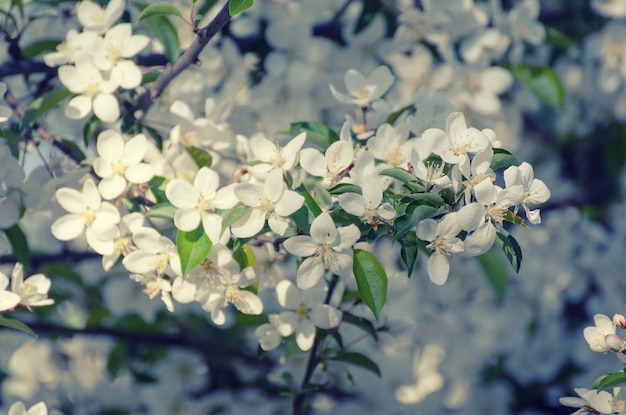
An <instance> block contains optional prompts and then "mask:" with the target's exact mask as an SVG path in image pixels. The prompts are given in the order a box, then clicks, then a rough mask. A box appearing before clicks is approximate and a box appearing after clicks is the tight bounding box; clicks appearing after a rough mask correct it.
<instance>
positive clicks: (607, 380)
mask: <svg viewBox="0 0 626 415" xmlns="http://www.w3.org/2000/svg"><path fill="white" fill-rule="evenodd" d="M621 386H626V373H624V371H623V370H620V371H619V372H614V373H609V374H608V375H605V376H601V377H599V378H598V379H596V380H595V382H593V385H592V386H591V387H592V388H593V389H597V390H598V391H603V390H607V389H611V388H617V387H621Z"/></svg>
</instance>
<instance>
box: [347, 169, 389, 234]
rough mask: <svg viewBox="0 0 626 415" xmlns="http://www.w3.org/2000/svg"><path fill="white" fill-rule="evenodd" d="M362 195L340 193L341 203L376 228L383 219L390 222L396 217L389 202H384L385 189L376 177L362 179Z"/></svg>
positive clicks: (349, 211) (352, 213)
mask: <svg viewBox="0 0 626 415" xmlns="http://www.w3.org/2000/svg"><path fill="white" fill-rule="evenodd" d="M361 189H362V195H360V194H358V193H344V194H341V195H339V199H338V201H339V205H340V206H341V207H342V208H343V210H345V211H346V212H348V213H349V214H351V215H355V216H359V217H360V218H361V219H362V220H363V222H364V223H366V224H368V225H372V227H373V228H374V230H376V229H377V228H378V225H379V223H380V222H381V221H384V222H390V221H392V220H393V218H395V217H396V211H395V210H394V208H393V206H391V204H390V203H389V202H385V203H382V201H383V189H382V187H381V185H380V183H379V182H378V180H376V178H375V177H373V176H369V177H364V178H363V179H362V180H361Z"/></svg>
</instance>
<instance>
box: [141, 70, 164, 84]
mask: <svg viewBox="0 0 626 415" xmlns="http://www.w3.org/2000/svg"><path fill="white" fill-rule="evenodd" d="M159 75H160V73H159V72H157V71H150V72H146V73H144V74H143V76H142V77H141V85H145V84H149V83H152V82H154V81H156V80H157V79H159Z"/></svg>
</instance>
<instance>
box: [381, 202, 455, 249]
mask: <svg viewBox="0 0 626 415" xmlns="http://www.w3.org/2000/svg"><path fill="white" fill-rule="evenodd" d="M413 206H415V208H414V209H413ZM410 208H411V210H409V211H408V212H407V215H403V216H401V217H399V218H398V219H396V221H395V222H394V231H395V233H394V235H393V239H394V240H396V241H397V240H399V239H400V238H401V237H402V236H404V235H406V234H407V233H408V232H409V231H411V230H412V229H413V228H414V227H415V226H417V225H418V224H419V223H420V222H421V221H423V220H424V219H429V218H432V217H434V216H437V215H439V214H441V213H443V212H444V211H445V207H443V206H442V207H439V208H435V207H433V206H428V205H421V204H417V205H411V206H410Z"/></svg>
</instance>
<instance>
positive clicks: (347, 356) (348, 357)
mask: <svg viewBox="0 0 626 415" xmlns="http://www.w3.org/2000/svg"><path fill="white" fill-rule="evenodd" d="M330 360H335V361H338V362H344V363H349V364H351V365H354V366H358V367H360V368H363V369H365V370H369V371H370V372H372V373H373V374H375V375H376V376H378V377H381V373H380V369H379V368H378V365H377V364H376V363H374V361H373V360H372V359H370V358H369V357H367V356H365V355H364V354H361V353H357V352H345V353H342V354H340V355H339V356H336V357H333V358H331V359H330Z"/></svg>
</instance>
